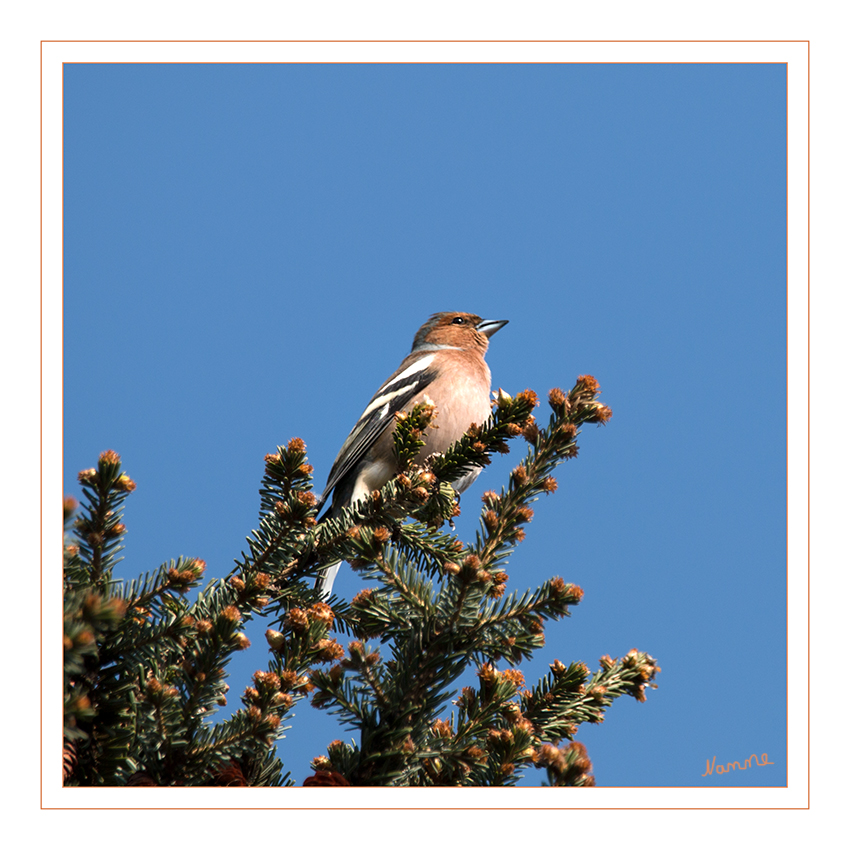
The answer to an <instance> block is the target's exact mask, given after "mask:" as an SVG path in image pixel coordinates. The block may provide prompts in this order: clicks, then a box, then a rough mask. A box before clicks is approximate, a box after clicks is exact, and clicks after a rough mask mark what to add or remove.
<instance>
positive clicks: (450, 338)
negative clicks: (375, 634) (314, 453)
mask: <svg viewBox="0 0 850 850" xmlns="http://www.w3.org/2000/svg"><path fill="white" fill-rule="evenodd" d="M507 323H508V322H507V320H506V319H501V320H493V319H482V318H481V317H480V316H476V315H474V314H472V313H434V315H433V316H431V318H430V319H428V321H427V322H425V324H424V325H422V327H421V328H419V330H418V331H417V332H416V336H415V337H414V338H413V348H412V349H411V351H410V354H408V355H407V357H405V358H404V360H402V361H401V365H400V366H399V367H398V369H396V370H395V372H393V373H392V375H390V376H389V378H387V380H386V381H384V383H383V384H382V385H381V388H380V389H379V390H378V391H377V392H376V393H375V395H374V396H372V400H371V401H370V402H369V404H367V405H366V409H365V410H364V411H363V413H362V414H361V415H360V419H359V420H358V421H357V424H356V425H355V426H354V428H352V430H351V433H350V434H349V435H348V437H347V438H346V440H345V442H344V443H343V444H342V448H341V449H340V451H339V454H338V455H337V458H336V460H335V461H334V464H333V466H332V467H331V471H330V475H328V483H327V484H326V485H325V490H324V492H323V493H322V496H321V498H320V499H319V504H318V506H319V510H321V508H322V506H323V505H324V504H325V502H326V501H327V500H328V498H329V497H331V495H332V496H333V498H332V499H331V504H330V507H329V508H328V509H327V511H326V512H325V514H324V515H323V516H322V518H321V519H326V518H329V517H334V516H337V515H338V514H339V512H340V511H341V510H342V509H343V508H345V507H348V506H349V505H351V504H353V503H354V502H356V501H357V500H358V499H362V498H363V497H364V496H367V495H368V494H369V493H371V492H372V491H373V490H379V489H380V488H381V487H383V486H384V484H386V483H387V481H389V480H390V479H391V478H392V477H393V475H394V474H395V472H396V460H395V455H394V448H393V438H392V435H393V431H394V429H395V422H396V420H395V414H396V413H398V412H401V411H407V410H410V409H411V408H412V407H413V406H414V405H416V404H418V403H419V402H421V401H423V400H424V399H425V398H426V396H427V397H428V398H429V399H430V400H431V401H432V402H433V403H434V405H435V406H436V408H437V413H436V417H435V420H434V426H432V427H430V428H428V429H427V430H426V431H425V434H424V435H423V439H424V441H425V445H424V446H423V447H422V449H421V450H420V452H419V456H418V460H419V461H421V460H423V459H424V458H426V457H427V456H428V455H431V454H434V453H435V452H444V451H446V449H448V448H449V446H451V445H452V443H455V442H456V441H457V440H459V439H460V438H461V437H462V436H463V435H464V434H465V433H466V431H467V430H468V429H469V427H470V425H473V424H475V425H481V424H483V423H484V422H485V421H486V420H487V418H488V417H489V416H490V368H489V367H488V366H487V363H486V362H485V361H484V354H485V352H486V351H487V346H488V344H489V339H490V337H491V336H493V334H494V333H496V331H498V330H499V328H502V327H504V326H505V325H506V324H507ZM435 426H436V427H435ZM480 471H481V470H480V469H474V470H472V471H470V472H468V473H466V474H465V475H464V476H463V477H462V478H460V479H458V480H457V481H455V482H454V483H453V485H452V486H453V487H454V489H455V490H456V491H457V492H458V493H461V492H463V491H464V490H465V489H466V488H467V487H469V485H470V484H472V482H473V481H474V480H475V479H476V478H477V477H478V473H479V472H480ZM339 567H340V562H339V561H337V562H336V563H335V564H330V565H329V566H328V567H326V568H325V570H324V572H323V573H322V574H321V575H320V576H319V577H318V578H317V579H316V587H317V588H318V589H319V590H320V591H321V593H322V595H323V596H325V597H327V596H330V594H331V590H332V588H333V583H334V579H335V578H336V574H337V572H338V571H339Z"/></svg>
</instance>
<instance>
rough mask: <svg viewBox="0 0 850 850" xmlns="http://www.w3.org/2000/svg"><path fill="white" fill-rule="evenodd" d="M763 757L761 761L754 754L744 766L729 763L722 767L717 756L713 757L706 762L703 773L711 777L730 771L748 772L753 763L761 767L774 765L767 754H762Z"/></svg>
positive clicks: (734, 762)
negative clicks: (714, 774)
mask: <svg viewBox="0 0 850 850" xmlns="http://www.w3.org/2000/svg"><path fill="white" fill-rule="evenodd" d="M761 757H762V759H763V760H762V761H759V757H758V756H757V755H756V754H755V753H753V754H752V755H751V756H750V757H749V758H748V759H746V760H745V761H744V763H743V764H741V763H740V762H739V761H728V762H726V764H725V765H722V764H717V756H712V757H711V762H709V760H708V759H706V760H705V773H703V776H711V774H712V773H729V771H730V770H746V769H747V768H748V767H750V765H751V764H752V763H753V762H755V763H756V764H757V765H758V766H759V767H764V766H765V765H766V764H773V762H772V761H768V760H767V753H762V754H761Z"/></svg>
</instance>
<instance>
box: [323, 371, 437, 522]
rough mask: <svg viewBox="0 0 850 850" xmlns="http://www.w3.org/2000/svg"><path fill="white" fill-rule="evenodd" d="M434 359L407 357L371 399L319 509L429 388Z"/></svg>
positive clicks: (333, 471) (333, 469)
mask: <svg viewBox="0 0 850 850" xmlns="http://www.w3.org/2000/svg"><path fill="white" fill-rule="evenodd" d="M433 360H434V355H433V354H426V355H420V356H416V357H413V356H409V357H407V358H406V359H405V360H404V361H403V362H402V364H401V366H399V367H398V369H397V370H396V371H395V372H394V373H393V374H392V375H390V377H389V378H387V380H386V381H385V382H384V385H383V386H382V387H381V388H380V389H379V390H378V392H376V393H375V395H374V396H372V400H371V401H370V402H369V404H368V405H367V406H366V409H365V410H364V411H363V413H362V414H361V416H360V419H359V420H358V421H357V424H356V425H355V426H354V428H353V429H352V431H351V433H350V434H349V435H348V437H346V440H345V442H344V443H343V445H342V448H341V449H340V450H339V454H338V455H337V458H336V460H335V461H334V465H333V466H332V467H331V472H330V475H329V476H328V483H327V484H326V485H325V491H324V493H322V498H321V500H320V501H319V505H320V506H321V505H322V504H324V502H325V500H326V499H327V498H328V497H329V496H330V494H331V493H332V492H333V489H334V487H336V486H337V484H339V482H340V481H342V479H343V478H345V476H346V475H348V473H349V472H351V470H352V469H354V468H355V467H356V466H357V464H359V463H360V461H361V460H362V459H363V457H364V456H365V455H366V453H367V452H368V451H369V449H370V448H372V446H373V445H374V444H375V441H376V440H377V439H378V437H380V436H381V434H382V433H383V431H384V429H385V428H386V427H387V425H389V424H390V423H392V422H393V419H394V417H395V414H396V413H398V412H399V411H401V410H403V409H404V407H405V405H406V404H407V403H408V402H409V401H410V400H411V399H412V398H413V397H414V396H415V395H417V393H420V392H422V391H423V390H426V389H427V388H428V385H429V384H430V383H431V382H432V381H433V380H434V378H435V377H436V375H437V372H436V369H434V368H432V366H431V364H432V362H433Z"/></svg>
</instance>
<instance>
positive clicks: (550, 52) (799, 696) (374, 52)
mask: <svg viewBox="0 0 850 850" xmlns="http://www.w3.org/2000/svg"><path fill="white" fill-rule="evenodd" d="M65 62H124V63H126V62H691V63H692V62H748V63H752V62H787V63H788V128H789V130H788V150H789V170H788V178H789V179H788V204H789V215H788V316H789V320H788V381H789V387H794V393H793V397H796V398H797V399H800V398H801V394H802V388H803V387H806V388H808V359H807V351H808V85H809V80H808V44H807V43H806V42H43V43H42V95H43V100H42V122H43V123H42V128H43V132H42V180H43V183H42V186H43V193H42V199H43V211H42V236H43V252H42V253H43V256H42V262H43V278H42V287H43V288H42V296H43V298H42V302H43V324H42V340H43V346H42V347H43V380H44V385H43V386H44V389H43V398H42V403H43V417H42V427H43V456H42V469H43V470H45V472H44V473H43V482H42V484H43V486H42V499H43V502H42V512H43V517H44V522H43V530H42V553H43V563H42V570H43V605H44V612H45V615H44V618H43V626H44V631H43V648H44V649H43V656H44V657H43V667H42V671H43V672H42V675H43V682H42V694H43V697H44V699H43V705H42V712H43V713H42V718H43V726H42V807H43V808H78V807H95V808H141V807H156V808H166V809H170V808H193V807H199V808H207V807H213V808H222V809H225V808H329V807H330V808H343V807H344V808H349V807H351V808H356V809H362V808H370V807H372V808H401V809H404V808H417V809H418V808H431V807H437V808H496V809H534V808H550V807H552V808H560V807H563V803H564V800H565V796H564V792H563V790H561V789H545V788H510V789H491V788H469V789H442V788H436V789H384V788H347V789H333V788H322V789H312V788H290V789H244V790H243V791H241V792H240V791H236V790H234V789H216V788H183V789H155V788H139V789H135V788H134V789H123V788H103V789H92V788H63V787H62V786H61V769H60V768H61V764H60V763H61V759H60V755H59V748H57V740H58V735H57V733H58V732H59V730H61V705H60V703H61V700H60V699H58V698H57V697H58V693H57V686H56V683H57V682H58V681H59V679H60V672H59V671H60V669H61V666H57V662H59V663H60V664H61V659H59V658H58V647H60V646H61V635H60V629H59V617H58V612H59V611H60V610H61V598H60V597H61V588H60V586H59V582H58V581H57V580H56V571H55V566H56V563H55V559H54V557H53V553H57V552H59V551H60V549H61V529H58V528H57V523H56V522H54V518H55V517H56V509H55V506H56V505H58V504H59V503H60V501H61V497H62V485H61V480H60V478H59V475H57V472H56V471H57V470H61V468H62V464H61V440H62V430H61V429H62V425H61V423H62V396H61V387H62V342H61V341H62V66H63V63H65ZM791 397H792V394H791V393H789V398H791ZM806 413H807V411H806V406H805V405H803V404H801V403H799V402H797V403H795V404H793V405H790V406H789V423H788V439H789V446H794V447H802V448H800V449H795V450H794V451H793V452H791V453H790V454H789V458H788V493H789V497H788V558H789V580H788V590H789V594H788V596H789V612H788V622H789V640H788V650H789V657H788V664H789V671H794V675H793V676H789V706H788V708H789V713H788V728H789V740H788V779H789V785H788V787H787V788H595V789H593V790H589V791H584V792H582V791H576V792H575V793H571V794H570V795H569V801H570V803H572V804H573V805H572V806H571V808H594V809H595V808H805V807H806V806H807V805H808V749H807V730H808V720H809V718H808V702H807V700H808V694H807V692H806V690H805V689H803V688H802V687H800V683H802V682H803V681H804V680H805V678H804V671H807V670H808V642H807V636H808V617H807V605H808V525H807V509H808V466H807V458H806V452H805V447H806V446H807V444H808V423H807V416H806ZM753 427H758V424H757V418H756V420H755V421H754V423H753ZM50 650H56V651H55V652H52V651H50ZM794 683H796V686H795V685H794ZM59 743H60V744H61V742H59Z"/></svg>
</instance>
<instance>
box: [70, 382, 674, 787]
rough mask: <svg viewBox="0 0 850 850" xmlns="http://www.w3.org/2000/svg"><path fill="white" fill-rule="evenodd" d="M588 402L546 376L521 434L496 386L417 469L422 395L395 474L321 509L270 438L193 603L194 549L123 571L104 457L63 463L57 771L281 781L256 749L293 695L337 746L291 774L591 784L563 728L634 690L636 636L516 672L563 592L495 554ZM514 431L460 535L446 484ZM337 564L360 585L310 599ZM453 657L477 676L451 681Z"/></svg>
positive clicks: (399, 443)
mask: <svg viewBox="0 0 850 850" xmlns="http://www.w3.org/2000/svg"><path fill="white" fill-rule="evenodd" d="M598 395H599V387H598V385H597V383H596V381H595V380H594V379H593V378H591V377H590V376H581V377H579V379H578V381H577V383H576V385H575V386H574V387H573V389H572V390H571V391H570V392H569V393H565V392H563V391H562V390H559V389H555V390H552V391H551V392H550V394H549V406H550V407H551V409H552V413H551V415H550V417H549V420H548V423H547V424H546V425H545V427H540V425H539V424H538V423H537V422H536V421H535V419H534V416H533V414H532V411H533V410H534V408H535V407H536V405H537V398H536V396H535V394H534V393H533V392H531V391H530V390H526V391H524V392H521V393H519V394H518V395H516V396H515V397H511V396H508V395H507V394H505V393H503V392H501V391H500V392H499V394H498V395H497V397H496V400H495V401H494V405H493V414H492V416H491V418H490V419H489V420H488V422H487V423H485V424H484V425H482V426H480V427H472V428H470V430H469V431H468V432H467V434H466V435H465V436H464V437H463V438H462V439H461V440H459V441H458V442H457V443H456V444H455V445H454V446H452V447H451V449H450V450H449V451H447V452H446V453H445V454H443V455H433V456H431V457H429V458H427V459H426V460H425V461H424V462H422V463H419V462H418V461H417V458H418V454H419V449H420V448H421V446H422V445H423V440H422V436H423V433H424V431H425V429H426V428H428V427H430V425H431V422H432V420H433V418H434V416H435V414H436V411H435V409H434V407H433V405H429V404H420V405H418V406H417V407H415V408H414V409H413V410H411V411H410V412H409V413H408V414H403V415H400V416H398V417H397V423H396V427H395V432H394V441H395V450H396V457H397V460H398V472H397V475H396V476H395V477H394V478H393V479H392V480H390V481H389V482H388V483H387V484H386V485H385V486H384V487H383V488H382V489H381V490H380V491H375V492H373V493H372V494H370V495H369V496H368V497H366V498H365V499H363V500H362V501H360V502H358V503H357V504H355V505H353V506H352V507H351V508H348V509H346V510H343V511H342V512H341V514H340V516H338V517H335V518H333V519H328V520H325V521H322V522H317V518H316V499H315V496H314V495H313V493H312V477H311V475H312V467H311V466H310V464H309V463H308V461H307V455H306V447H305V445H304V443H303V441H302V440H300V439H298V438H294V439H292V440H290V441H289V443H288V444H287V445H286V446H285V447H279V448H278V450H277V451H276V452H275V453H273V454H269V455H267V456H266V459H265V474H264V476H263V481H262V486H261V489H260V503H261V505H260V522H259V527H258V528H257V530H255V531H253V532H252V534H251V535H250V536H249V538H248V547H247V548H248V551H247V552H242V553H241V556H240V558H239V559H238V560H237V561H236V566H235V568H234V570H233V571H232V572H231V574H230V575H229V576H227V577H222V578H219V579H215V580H213V581H211V582H209V583H208V584H207V585H206V586H205V587H204V588H203V589H202V590H200V591H199V592H198V593H197V595H196V596H195V598H194V600H193V601H190V600H189V592H190V591H194V590H195V589H197V588H199V587H200V584H201V581H202V579H203V575H204V571H205V564H204V562H203V561H201V560H199V559H192V558H178V559H177V560H175V561H171V562H170V563H168V564H165V565H163V566H161V567H160V568H159V569H158V570H157V571H155V572H153V573H150V574H147V575H145V576H143V577H140V578H139V579H137V580H135V581H130V582H124V581H119V580H117V579H115V578H114V577H113V570H114V568H115V565H116V563H117V561H118V553H119V552H120V550H121V547H122V540H123V536H124V532H125V528H124V524H123V523H122V521H121V520H122V508H123V504H124V500H125V499H126V498H127V496H128V494H130V493H131V492H132V491H133V490H134V489H135V483H134V482H133V481H132V480H131V479H130V478H129V477H128V476H127V474H126V473H124V472H123V471H122V469H121V461H120V458H119V456H118V455H117V454H116V453H115V452H113V451H105V452H103V453H102V454H101V456H100V458H99V461H98V465H97V467H96V468H93V469H88V470H85V471H83V472H81V473H80V475H79V481H80V484H81V485H82V492H83V502H82V505H81V506H80V509H79V511H78V512H77V517H76V519H75V520H73V522H72V524H70V523H71V521H72V518H73V515H74V513H75V511H76V509H77V505H76V504H75V502H74V500H73V499H70V498H67V497H66V500H65V515H66V524H70V527H69V533H68V535H67V537H66V546H65V560H64V565H65V566H64V583H65V606H64V618H65V633H64V683H65V687H64V700H65V727H64V741H65V746H64V776H65V782H66V784H69V785H158V786H171V785H254V786H260V785H287V784H292V783H291V780H290V779H289V776H288V774H286V773H284V768H283V764H282V763H281V761H280V759H279V757H278V752H277V750H278V747H277V746H276V745H277V743H278V740H279V738H280V737H281V735H282V727H283V724H284V723H286V722H287V721H289V720H291V719H292V714H291V710H292V707H293V706H294V704H295V703H296V702H297V701H299V700H302V699H304V698H309V699H310V701H311V703H312V705H313V706H315V707H316V708H317V709H320V710H326V711H331V712H333V713H335V714H337V715H338V716H339V717H340V718H341V719H342V721H343V722H344V723H345V725H346V726H347V727H348V728H350V729H351V730H353V731H354V732H355V733H356V734H357V743H356V745H351V744H343V743H342V742H341V741H333V742H331V743H330V744H329V745H328V746H327V752H326V755H322V756H318V757H317V758H316V759H315V760H314V761H313V763H312V768H313V770H314V774H313V775H312V776H311V777H309V778H308V779H307V780H306V781H305V785H343V786H344V785H407V786H429V785H430V786H434V785H441V786H463V785H478V786H496V785H513V784H515V783H516V782H517V781H518V780H519V778H520V776H521V774H522V772H523V770H524V769H526V768H537V769H539V770H540V771H541V775H542V779H543V782H544V783H545V784H549V785H569V786H581V785H593V784H594V778H593V775H592V773H591V764H590V760H589V758H588V754H587V752H586V750H585V748H584V747H583V746H582V744H580V743H579V742H577V741H575V740H574V739H575V736H576V734H577V732H578V728H579V726H580V725H581V724H582V723H586V722H589V723H598V722H600V721H601V720H602V717H603V715H604V712H605V709H606V708H607V707H608V706H609V705H611V703H612V702H613V700H614V699H615V698H616V697H618V696H622V695H626V694H627V695H630V696H633V697H635V698H636V699H637V700H638V701H641V702H642V701H644V700H645V698H646V697H645V689H646V688H647V686H649V687H655V684H654V683H653V680H654V678H655V675H656V673H657V671H658V669H659V668H658V667H657V664H656V662H655V659H653V658H652V657H650V656H649V655H647V654H645V653H643V652H638V651H637V650H632V651H631V652H628V653H627V654H626V655H624V656H623V657H621V658H611V657H610V656H608V655H605V656H603V657H602V659H601V661H600V669H599V670H597V671H595V672H591V671H590V670H589V669H588V667H587V666H585V665H584V664H583V663H581V662H573V663H568V664H565V663H562V662H561V661H559V660H557V659H555V660H553V661H552V663H551V665H550V673H549V674H548V675H547V676H546V677H545V678H543V679H541V680H540V681H539V682H537V683H536V684H535V685H533V686H528V687H526V683H525V678H524V675H523V673H522V672H521V670H520V669H519V666H518V665H519V664H520V663H521V662H522V661H524V660H526V659H528V658H530V657H531V655H532V653H533V652H535V651H536V650H539V649H540V648H541V647H542V646H543V644H544V629H545V624H546V622H547V621H551V620H556V619H560V618H562V617H565V616H568V615H569V609H570V607H571V606H574V605H576V604H578V603H579V601H580V600H581V598H582V590H581V589H580V588H579V587H576V586H575V585H572V584H568V583H567V582H565V581H564V580H563V579H562V578H560V577H553V578H551V579H549V580H548V581H546V582H544V583H543V584H542V585H541V586H540V587H538V588H536V589H529V590H525V591H522V592H520V591H513V592H511V593H508V582H509V577H508V574H507V572H506V569H507V566H508V562H509V559H510V556H511V554H512V553H513V551H514V549H515V548H516V546H517V545H518V544H519V543H521V542H522V540H523V538H524V536H525V526H526V525H527V524H528V523H529V521H530V520H531V518H532V516H533V510H532V508H531V505H532V504H533V502H534V501H535V500H536V499H537V498H538V497H540V496H541V495H542V494H543V495H545V494H550V493H553V492H554V491H555V490H556V489H557V482H556V480H555V478H554V477H553V474H552V473H553V471H554V469H555V467H556V466H557V465H558V464H560V463H562V462H563V461H565V460H567V459H569V458H573V457H575V456H576V454H577V452H578V445H577V442H576V440H577V437H578V434H579V429H580V428H581V426H582V425H584V424H586V423H598V424H604V423H605V422H607V421H608V419H609V418H610V416H611V411H610V409H609V408H608V407H607V406H606V405H604V404H602V403H601V402H600V401H599V400H598ZM518 437H523V438H524V439H525V440H526V441H527V443H528V449H527V451H526V454H525V457H524V458H523V459H522V460H521V461H520V462H519V463H518V464H517V465H516V466H515V467H514V469H513V471H512V472H511V474H510V477H509V480H508V482H507V483H506V485H505V486H504V487H502V489H501V491H500V492H498V493H496V492H494V491H488V492H486V493H485V494H484V496H483V502H484V504H483V508H482V511H481V517H480V528H479V531H478V532H477V534H476V537H475V540H474V541H472V542H469V543H464V542H462V541H460V540H459V539H458V537H457V536H456V535H455V533H454V527H453V523H452V520H453V518H454V517H455V516H457V515H458V514H459V512H460V509H459V502H458V497H457V495H456V493H455V491H454V490H453V489H452V486H451V484H452V482H453V481H455V480H457V479H458V478H459V477H460V476H461V475H463V474H464V473H465V472H467V471H469V470H470V469H471V468H474V467H480V466H485V465H487V464H488V463H489V462H490V456H491V455H492V454H493V453H507V452H508V451H509V450H510V449H509V441H510V440H512V439H514V438H518ZM338 560H345V561H348V562H349V563H350V564H351V566H352V568H353V569H355V570H356V571H358V572H359V573H360V574H362V575H363V576H365V577H366V578H367V579H368V580H369V581H370V582H371V583H373V585H374V586H371V587H369V588H368V589H366V590H362V591H360V592H359V593H358V594H357V595H356V596H355V597H354V598H353V599H352V600H351V601H350V602H347V601H345V600H342V599H339V598H337V597H332V598H330V599H329V600H324V599H322V598H320V596H319V595H318V592H317V591H316V590H315V589H313V584H314V579H315V576H316V575H317V574H318V573H319V572H320V571H321V569H322V568H323V566H324V565H326V564H328V563H331V562H334V561H338ZM255 617H264V618H267V620H268V623H269V628H268V630H267V631H266V641H267V643H268V650H269V654H268V660H267V663H266V666H265V669H263V670H258V671H257V672H256V673H255V674H254V677H253V681H252V682H250V683H248V684H247V686H246V687H245V688H244V691H243V692H242V695H241V699H242V708H240V709H239V710H238V711H236V712H235V713H234V714H233V715H232V716H231V717H229V718H227V719H217V717H216V709H217V708H218V707H219V706H221V705H224V704H225V703H226V700H227V696H226V694H227V691H228V684H227V682H226V681H225V680H226V678H227V672H226V671H227V665H228V662H229V660H230V658H231V657H232V656H233V654H234V653H235V652H239V651H244V650H246V649H247V647H248V644H249V642H248V639H247V638H246V637H245V634H244V632H243V631H242V629H243V625H244V623H245V622H247V621H248V620H250V619H252V618H255ZM337 638H340V639H341V640H342V641H343V642H345V643H346V644H347V645H346V646H343V643H341V642H340V640H338V639H337ZM470 668H472V669H473V670H475V672H476V678H477V685H475V686H466V687H463V688H462V689H461V690H460V692H459V693H458V689H457V687H456V683H457V681H458V679H459V678H460V677H461V676H462V674H464V672H465V671H467V670H468V669H470ZM564 742H566V743H564ZM316 744H317V749H318V748H319V746H320V742H316ZM284 754H285V749H284Z"/></svg>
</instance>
